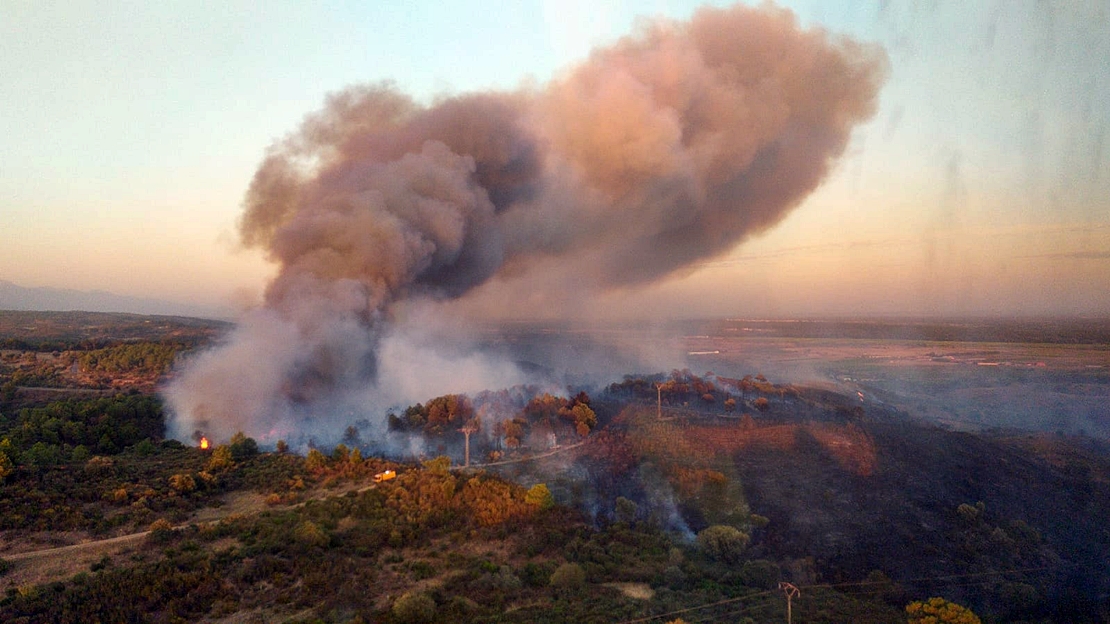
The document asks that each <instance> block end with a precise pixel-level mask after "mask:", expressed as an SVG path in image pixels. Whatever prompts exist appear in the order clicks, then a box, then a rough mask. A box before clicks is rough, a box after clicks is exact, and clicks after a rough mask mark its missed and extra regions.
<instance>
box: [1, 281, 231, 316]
mask: <svg viewBox="0 0 1110 624" xmlns="http://www.w3.org/2000/svg"><path fill="white" fill-rule="evenodd" d="M0 310H35V311H40V310H41V311H60V312H67V311H71V310H79V311H82V312H129V313H132V314H159V315H170V316H193V317H198V318H210V319H226V318H230V317H232V316H234V314H233V312H232V311H231V310H230V309H220V308H216V307H213V306H205V305H199V304H189V303H180V302H177V301H166V300H163V299H147V298H144V297H128V296H126V295H117V294H115V293H110V292H107V291H103V290H72V289H68V288H27V287H24V286H19V285H18V284H13V283H12V282H8V281H5V280H0Z"/></svg>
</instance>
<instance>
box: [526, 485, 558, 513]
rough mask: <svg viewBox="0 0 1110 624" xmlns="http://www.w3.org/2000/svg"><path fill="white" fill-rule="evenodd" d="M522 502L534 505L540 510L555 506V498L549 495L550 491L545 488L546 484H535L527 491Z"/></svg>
mask: <svg viewBox="0 0 1110 624" xmlns="http://www.w3.org/2000/svg"><path fill="white" fill-rule="evenodd" d="M524 502H526V503H528V504H529V505H535V506H537V507H539V508H540V509H549V508H551V507H552V506H554V505H555V498H554V497H553V496H552V495H551V490H549V489H548V488H547V485H546V484H543V483H537V484H535V485H533V486H532V487H531V488H529V489H528V492H527V493H526V494H525V495H524Z"/></svg>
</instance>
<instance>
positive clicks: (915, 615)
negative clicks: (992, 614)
mask: <svg viewBox="0 0 1110 624" xmlns="http://www.w3.org/2000/svg"><path fill="white" fill-rule="evenodd" d="M906 614H907V615H909V616H910V624H981V620H980V619H979V616H977V615H975V613H973V612H972V611H971V609H968V608H967V607H963V606H960V605H958V604H956V603H954V602H948V601H947V600H945V599H943V598H930V599H928V600H925V601H917V602H911V603H910V604H908V605H906Z"/></svg>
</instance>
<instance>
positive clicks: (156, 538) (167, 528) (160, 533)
mask: <svg viewBox="0 0 1110 624" xmlns="http://www.w3.org/2000/svg"><path fill="white" fill-rule="evenodd" d="M149 530H150V535H149V536H148V539H149V540H150V541H151V542H154V543H155V544H162V543H165V542H167V541H169V540H170V538H172V537H173V525H171V524H170V523H169V521H168V520H166V519H165V518H159V519H157V520H155V521H154V522H152V523H150V529H149Z"/></svg>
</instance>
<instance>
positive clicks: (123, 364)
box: [68, 342, 184, 376]
mask: <svg viewBox="0 0 1110 624" xmlns="http://www.w3.org/2000/svg"><path fill="white" fill-rule="evenodd" d="M183 348H184V345H180V344H176V343H160V342H138V343H125V344H120V345H115V346H111V347H105V348H102V349H94V350H90V351H84V352H82V353H72V354H68V355H70V356H71V357H72V358H74V359H75V360H76V361H77V363H78V365H79V366H80V367H81V370H82V371H83V372H85V373H97V374H105V375H118V374H121V373H127V374H136V375H153V376H158V375H162V374H164V373H166V372H167V371H168V370H169V369H170V366H171V365H172V364H173V361H174V358H176V357H177V354H178V353H179V352H180V351H181V350H182V349H183Z"/></svg>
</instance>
